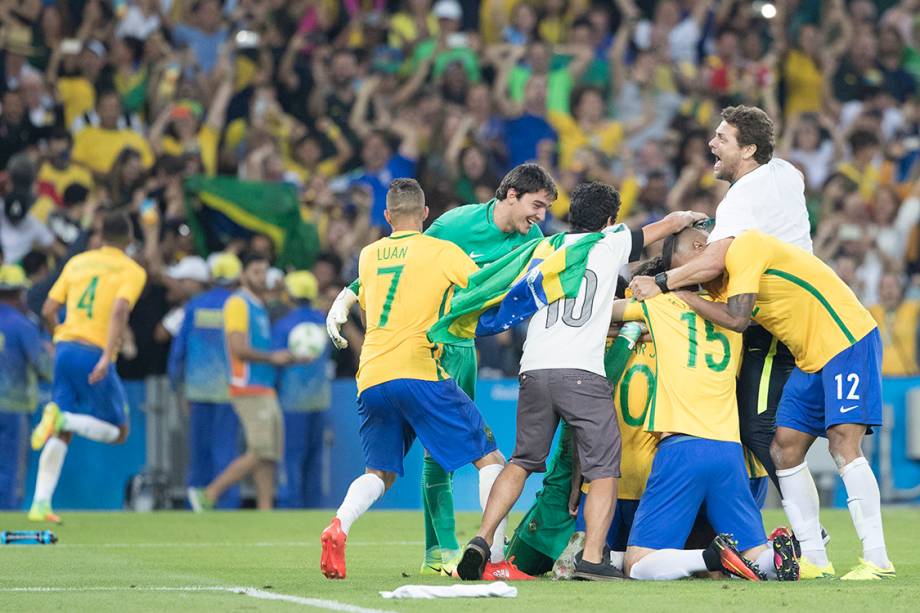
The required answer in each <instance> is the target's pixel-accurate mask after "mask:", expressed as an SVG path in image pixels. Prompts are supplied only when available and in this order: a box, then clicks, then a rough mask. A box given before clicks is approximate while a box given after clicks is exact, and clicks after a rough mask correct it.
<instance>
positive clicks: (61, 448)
mask: <svg viewBox="0 0 920 613" xmlns="http://www.w3.org/2000/svg"><path fill="white" fill-rule="evenodd" d="M130 243H131V222H130V220H129V219H128V217H127V216H126V215H125V214H123V213H109V214H108V215H107V216H106V218H105V219H104V220H103V223H102V244H103V246H102V247H101V248H99V249H93V250H91V251H87V252H86V253H82V254H80V255H77V256H75V257H74V258H73V259H71V260H70V261H69V262H67V264H66V265H65V266H64V269H63V270H62V271H61V276H60V277H59V278H58V280H57V282H56V283H55V284H54V286H53V287H52V288H51V291H50V292H49V293H48V299H47V300H46V301H45V304H44V306H43V307H42V317H43V319H44V320H45V324H46V325H47V326H48V329H49V330H51V331H52V332H53V334H54V343H55V359H54V386H53V388H52V392H51V402H49V403H48V404H47V405H45V409H44V412H43V414H42V419H41V421H40V422H39V424H38V425H37V426H36V427H35V430H34V431H33V432H32V448H33V449H35V450H39V449H42V447H44V449H42V454H41V458H40V459H39V462H38V477H37V479H36V483H35V497H34V499H33V502H32V509H31V510H30V511H29V519H31V520H33V521H53V522H60V518H59V517H58V516H57V515H55V514H54V512H53V511H52V510H51V497H52V495H53V494H54V488H55V486H56V485H57V481H58V477H60V474H61V467H62V466H63V465H64V456H65V455H66V453H67V445H68V443H70V439H71V437H72V436H73V435H74V434H79V435H80V436H82V437H85V438H88V439H90V440H93V441H99V442H102V443H113V444H119V443H123V442H124V441H125V439H126V438H127V436H128V414H127V413H128V403H127V400H126V397H125V390H124V387H123V386H122V384H121V379H119V378H118V373H116V372H115V360H116V358H117V357H118V350H119V348H120V347H121V342H122V337H123V335H124V332H125V328H126V327H127V325H128V315H129V314H130V313H131V309H132V308H133V307H134V304H135V303H136V302H137V299H138V297H140V295H141V291H143V289H144V285H145V284H146V283H147V273H146V272H144V269H143V268H141V267H140V266H139V265H138V264H137V263H135V262H134V260H132V259H131V258H129V257H128V256H127V255H125V253H124V249H125V248H126V247H127V246H128V245H129V244H130ZM62 306H66V307H67V316H66V318H65V319H64V323H62V324H58V313H59V311H60V309H61V307H62Z"/></svg>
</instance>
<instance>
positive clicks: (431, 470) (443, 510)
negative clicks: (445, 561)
mask: <svg viewBox="0 0 920 613" xmlns="http://www.w3.org/2000/svg"><path fill="white" fill-rule="evenodd" d="M422 502H423V504H422V507H423V510H424V513H423V514H424V518H425V552H426V557H428V556H430V555H431V554H432V553H434V552H437V557H436V558H435V557H432V561H437V562H440V561H441V558H440V552H441V551H443V550H448V551H456V550H458V549H460V544H459V543H458V542H457V534H456V527H455V525H454V492H453V488H452V486H451V474H450V473H448V472H447V471H446V470H444V469H443V468H441V465H440V464H438V463H437V462H435V461H434V458H432V457H431V456H429V455H427V454H426V455H425V458H424V460H423V462H422Z"/></svg>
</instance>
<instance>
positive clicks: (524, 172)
mask: <svg viewBox="0 0 920 613" xmlns="http://www.w3.org/2000/svg"><path fill="white" fill-rule="evenodd" d="M510 189H514V191H515V192H517V195H518V198H520V197H521V196H523V195H524V194H533V193H536V192H539V191H546V193H547V194H549V197H550V200H555V199H556V196H557V195H558V191H557V190H556V182H555V181H553V178H552V177H551V176H550V175H549V173H548V172H546V170H545V169H544V168H543V167H542V166H540V165H539V164H520V165H519V166H515V167H514V168H512V169H511V171H510V172H509V173H508V174H506V175H505V177H504V178H503V179H502V182H501V183H500V184H499V186H498V189H497V190H495V197H496V198H498V199H499V200H504V199H505V198H507V197H508V190H510Z"/></svg>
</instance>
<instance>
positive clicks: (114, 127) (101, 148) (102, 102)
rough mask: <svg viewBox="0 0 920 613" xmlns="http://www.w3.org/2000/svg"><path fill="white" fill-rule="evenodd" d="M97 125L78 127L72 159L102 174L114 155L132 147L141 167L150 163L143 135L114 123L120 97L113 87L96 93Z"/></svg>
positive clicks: (113, 160) (119, 109)
mask: <svg viewBox="0 0 920 613" xmlns="http://www.w3.org/2000/svg"><path fill="white" fill-rule="evenodd" d="M96 112H97V113H98V114H99V125H98V126H88V127H86V128H83V129H82V130H80V132H78V133H77V135H76V137H75V138H74V145H73V159H74V161H75V162H79V163H81V164H83V165H84V166H87V167H88V168H89V169H90V170H92V171H93V172H94V173H96V174H97V175H106V174H108V172H109V171H110V170H111V169H112V164H114V163H115V158H117V157H118V154H119V153H121V151H122V150H123V149H125V148H131V149H136V150H137V151H138V152H139V153H140V154H141V161H142V162H143V164H144V167H145V168H150V167H151V166H152V165H153V151H152V150H151V149H150V145H149V144H147V141H146V140H145V139H144V137H143V136H141V135H140V134H138V133H137V132H135V131H133V130H131V129H129V128H121V129H119V127H118V118H119V117H120V116H121V97H120V96H119V95H118V92H116V91H107V92H104V93H102V94H100V96H99V101H98V103H97V104H96Z"/></svg>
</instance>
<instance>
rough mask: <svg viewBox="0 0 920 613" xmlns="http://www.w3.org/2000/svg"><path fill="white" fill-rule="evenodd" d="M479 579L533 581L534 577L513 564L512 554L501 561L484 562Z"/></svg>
mask: <svg viewBox="0 0 920 613" xmlns="http://www.w3.org/2000/svg"><path fill="white" fill-rule="evenodd" d="M458 568H459V567H458ZM461 576H462V575H461ZM481 579H482V580H483V581H533V580H534V579H536V577H531V576H530V575H528V574H527V573H525V572H524V571H522V570H521V569H519V568H518V567H517V566H515V565H514V556H512V557H511V558H510V559H508V560H502V561H501V562H494V563H493V562H486V567H485V569H484V570H483V571H482V577H481Z"/></svg>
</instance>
